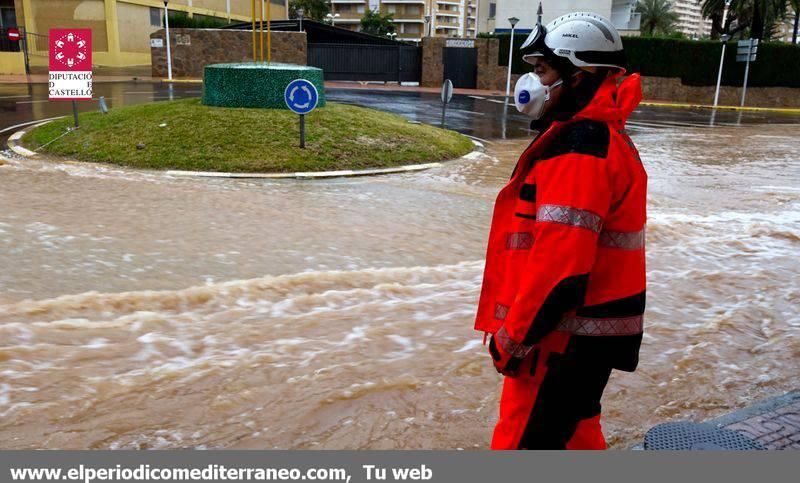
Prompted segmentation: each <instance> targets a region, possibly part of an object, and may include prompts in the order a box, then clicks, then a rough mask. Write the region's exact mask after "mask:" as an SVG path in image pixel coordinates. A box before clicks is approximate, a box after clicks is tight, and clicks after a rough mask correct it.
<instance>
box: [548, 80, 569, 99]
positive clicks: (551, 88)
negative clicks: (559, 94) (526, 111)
mask: <svg viewBox="0 0 800 483" xmlns="http://www.w3.org/2000/svg"><path fill="white" fill-rule="evenodd" d="M563 83H564V79H558V80H557V81H555V82H553V83H552V84H550V85H549V86H547V91H546V92H545V94H544V101H545V102H547V101H549V100H550V91H551V90H553V89H555V88H556V87H558V86H560V85H561V84H563Z"/></svg>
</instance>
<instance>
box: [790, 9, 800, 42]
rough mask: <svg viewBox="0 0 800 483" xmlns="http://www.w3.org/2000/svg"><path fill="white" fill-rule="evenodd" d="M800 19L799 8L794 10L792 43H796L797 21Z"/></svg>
mask: <svg viewBox="0 0 800 483" xmlns="http://www.w3.org/2000/svg"><path fill="white" fill-rule="evenodd" d="M798 20H800V10H795V11H794V32H793V33H792V43H793V44H796V43H797V22H798Z"/></svg>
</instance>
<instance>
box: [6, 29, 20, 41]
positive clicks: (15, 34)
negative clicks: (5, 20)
mask: <svg viewBox="0 0 800 483" xmlns="http://www.w3.org/2000/svg"><path fill="white" fill-rule="evenodd" d="M6 35H8V40H11V41H12V42H19V38H20V35H19V29H17V28H13V27H12V28H10V29H8V32H7V34H6Z"/></svg>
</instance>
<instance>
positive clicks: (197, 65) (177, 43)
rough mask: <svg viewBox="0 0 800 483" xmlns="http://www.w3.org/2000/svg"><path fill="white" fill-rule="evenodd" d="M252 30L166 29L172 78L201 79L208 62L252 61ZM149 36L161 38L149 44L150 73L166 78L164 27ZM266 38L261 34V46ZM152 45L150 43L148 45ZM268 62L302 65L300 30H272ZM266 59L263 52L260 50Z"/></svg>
mask: <svg viewBox="0 0 800 483" xmlns="http://www.w3.org/2000/svg"><path fill="white" fill-rule="evenodd" d="M252 34H253V33H252V31H249V30H220V29H180V28H176V29H169V37H170V44H171V45H170V47H171V50H172V77H174V78H176V79H182V78H183V79H201V78H202V77H203V67H205V66H206V65H208V64H221V63H229V62H252V60H253V44H252ZM150 38H151V39H161V41H162V43H163V45H164V47H152V46H151V47H150V53H151V56H152V59H153V60H152V62H153V63H152V75H153V77H156V78H166V77H167V50H166V40H165V33H164V29H161V30H158V31H156V32H153V34H151V35H150ZM266 44H267V39H266V33H265V34H264V49H266ZM151 45H152V44H151ZM271 50H272V61H273V62H285V63H289V64H298V65H306V59H307V57H306V34H305V33H304V32H272V49H271ZM264 58H265V59H266V52H264Z"/></svg>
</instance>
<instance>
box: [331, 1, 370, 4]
mask: <svg viewBox="0 0 800 483" xmlns="http://www.w3.org/2000/svg"><path fill="white" fill-rule="evenodd" d="M331 3H332V4H334V5H337V4H338V5H342V4H348V3H349V4H357V5H364V0H331Z"/></svg>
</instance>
